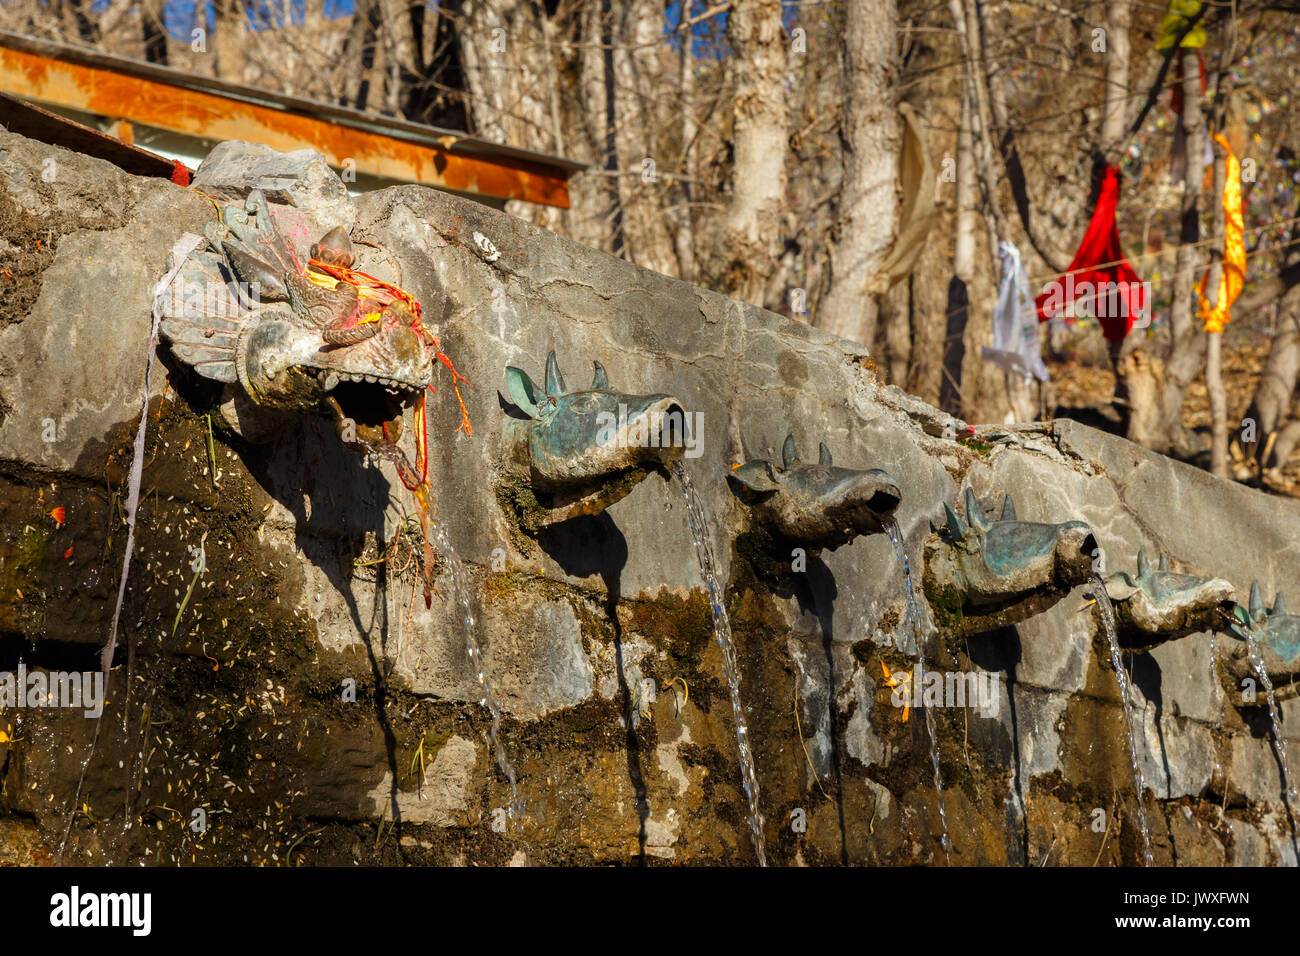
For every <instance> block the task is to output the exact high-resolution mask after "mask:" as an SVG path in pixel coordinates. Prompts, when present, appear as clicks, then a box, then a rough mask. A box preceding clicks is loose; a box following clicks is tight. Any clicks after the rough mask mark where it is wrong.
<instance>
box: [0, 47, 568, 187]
mask: <svg viewBox="0 0 1300 956" xmlns="http://www.w3.org/2000/svg"><path fill="white" fill-rule="evenodd" d="M0 90H3V91H5V92H8V93H13V94H14V95H17V96H21V97H29V98H32V99H37V100H44V101H45V102H47V103H53V104H55V105H58V106H63V107H67V108H72V109H79V110H85V111H86V112H89V113H95V114H98V115H100V116H109V117H115V118H122V119H127V120H130V121H131V122H134V123H139V124H141V125H143V126H153V127H157V128H158V129H163V130H168V131H169V132H173V133H183V134H187V135H191V136H201V137H205V138H207V139H216V140H225V139H242V140H250V141H252V142H258V143H265V144H266V145H268V146H271V147H273V148H275V149H278V150H284V151H287V150H292V149H302V148H304V147H307V148H310V149H314V150H316V151H317V152H319V153H321V154H322V155H324V157H325V159H326V161H327V162H328V163H330V165H332V166H335V167H339V168H341V167H343V166H344V164H345V162H346V161H347V160H349V159H350V160H352V161H353V163H354V164H355V168H356V171H357V172H358V173H361V174H368V175H372V176H382V177H385V178H388V179H397V180H404V181H407V182H417V183H426V184H428V185H432V186H442V187H444V188H446V189H455V190H459V191H462V192H468V193H478V194H479V195H483V196H492V197H495V198H498V199H522V200H526V201H528V202H535V203H540V204H542V205H546V206H558V207H560V208H561V209H568V208H569V184H568V181H567V178H566V177H565V176H564V175H563V174H561V173H560V171H558V170H556V169H553V168H548V167H546V166H543V165H541V164H538V163H531V162H528V161H526V160H520V159H514V158H504V157H503V158H499V159H485V158H481V157H478V156H466V155H463V154H458V153H454V152H449V151H448V150H446V149H443V148H442V147H440V146H433V145H425V144H421V143H415V142H411V141H410V140H405V139H398V138H397V137H394V136H388V135H386V134H383V133H376V132H370V131H366V130H359V129H353V128H351V127H348V126H341V125H338V124H335V123H328V122H326V121H324V120H320V119H316V118H315V117H311V116H302V115H299V114H295V113H289V112H285V111H283V110H276V109H271V108H269V107H265V106H260V105H258V104H256V103H248V102H245V101H243V100H239V99H235V98H233V97H225V96H219V95H214V94H212V93H205V92H200V91H198V90H189V89H183V88H180V87H175V86H170V85H168V84H166V83H160V82H158V81H156V80H150V79H146V78H143V77H136V76H129V75H126V74H122V73H117V72H114V71H112V70H108V69H103V68H101V67H95V66H86V65H83V64H80V63H68V62H64V61H62V60H55V59H49V58H47V57H41V56H36V55H34V54H31V53H27V52H25V51H22V50H14V49H9V48H7V47H0Z"/></svg>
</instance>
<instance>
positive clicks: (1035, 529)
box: [925, 488, 1097, 634]
mask: <svg viewBox="0 0 1300 956" xmlns="http://www.w3.org/2000/svg"><path fill="white" fill-rule="evenodd" d="M964 498H965V501H964V505H965V508H964V510H965V512H966V514H965V516H964V517H963V516H962V515H960V514H958V513H957V511H956V510H954V509H953V508H952V507H950V506H949V505H948V504H947V503H945V504H944V506H943V508H944V516H945V519H946V520H945V528H944V532H945V534H944V536H942V537H940V536H932V537H931V539H930V541H929V542H928V543H927V546H926V569H925V579H926V586H927V589H933V590H934V593H936V594H943V595H945V597H944V602H945V605H950V604H954V603H959V604H960V610H961V614H960V615H956V614H955V610H956V609H955V608H953V609H950V610H951V611H953V612H954V613H953V614H951V615H950V616H953V617H954V618H957V617H959V618H960V628H959V629H960V630H961V631H962V632H963V633H966V634H973V633H980V632H981V631H984V630H991V629H993V628H996V627H1002V626H1005V625H1007V624H1014V623H1016V622H1017V621H1021V620H1024V619H1025V618H1027V617H1030V616H1032V615H1033V614H1037V613H1040V612H1042V611H1044V610H1046V609H1047V608H1049V607H1051V606H1052V605H1053V604H1055V603H1056V602H1057V601H1059V600H1060V599H1061V598H1062V597H1063V596H1064V595H1065V594H1066V593H1067V592H1069V590H1070V589H1071V588H1073V587H1074V586H1075V585H1077V584H1081V583H1083V582H1084V581H1086V580H1087V579H1088V576H1089V574H1090V573H1091V571H1092V561H1093V556H1094V554H1095V553H1096V548H1097V542H1096V539H1095V538H1094V537H1093V534H1092V529H1090V528H1089V527H1088V526H1087V525H1086V524H1085V523H1084V522H1082V521H1066V522H1064V523H1062V524H1043V523H1039V522H1033V521H1021V520H1019V519H1018V518H1017V517H1016V509H1015V505H1014V504H1013V503H1012V501H1011V496H1010V495H1006V496H1005V497H1004V498H1003V501H1002V513H1001V517H1000V518H999V519H998V520H996V521H993V520H991V519H990V518H988V517H987V516H986V515H985V513H984V509H983V508H982V507H980V504H979V502H978V501H976V500H975V492H974V491H972V490H971V489H970V488H967V489H966V493H965V496H964Z"/></svg>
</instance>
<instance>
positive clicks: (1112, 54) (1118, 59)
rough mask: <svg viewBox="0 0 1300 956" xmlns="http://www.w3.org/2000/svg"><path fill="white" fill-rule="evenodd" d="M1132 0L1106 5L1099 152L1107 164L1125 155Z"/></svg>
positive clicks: (1115, 1)
mask: <svg viewBox="0 0 1300 956" xmlns="http://www.w3.org/2000/svg"><path fill="white" fill-rule="evenodd" d="M1132 20H1133V0H1110V2H1109V3H1108V4H1107V6H1106V99H1105V113H1104V115H1103V117H1102V121H1101V151H1102V153H1103V155H1104V156H1105V157H1106V162H1107V164H1108V165H1111V166H1113V165H1115V164H1117V163H1118V162H1119V161H1120V159H1121V157H1122V156H1123V155H1124V148H1125V146H1126V143H1125V140H1126V139H1127V138H1128V137H1127V135H1126V132H1127V129H1128V126H1127V124H1126V123H1125V122H1124V117H1125V115H1126V113H1127V110H1128V105H1129V100H1130V97H1129V91H1128V80H1129V42H1128V31H1129V25H1130V24H1131V23H1132Z"/></svg>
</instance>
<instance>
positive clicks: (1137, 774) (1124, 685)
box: [1092, 573, 1154, 866]
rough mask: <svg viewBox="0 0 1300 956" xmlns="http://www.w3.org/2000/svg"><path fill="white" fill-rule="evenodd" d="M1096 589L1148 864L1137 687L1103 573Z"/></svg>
mask: <svg viewBox="0 0 1300 956" xmlns="http://www.w3.org/2000/svg"><path fill="white" fill-rule="evenodd" d="M1092 589H1093V593H1094V596H1095V597H1096V599H1097V609H1098V611H1099V612H1100V613H1101V628H1102V630H1103V631H1105V632H1106V641H1107V643H1108V644H1110V663H1111V666H1112V667H1114V669H1115V680H1117V681H1118V682H1119V696H1120V701H1121V703H1122V705H1123V707H1124V733H1125V736H1126V737H1127V738H1128V755H1129V760H1130V761H1132V764H1133V788H1134V789H1135V790H1136V791H1137V825H1138V830H1140V831H1141V833H1142V860H1143V863H1144V864H1145V865H1146V866H1151V865H1152V864H1153V862H1154V861H1153V859H1152V856H1151V832H1150V831H1149V830H1148V829H1147V815H1146V810H1145V809H1143V807H1142V792H1143V790H1145V789H1146V783H1145V781H1144V780H1143V779H1142V767H1141V765H1140V764H1139V762H1138V750H1137V728H1136V727H1134V726H1133V688H1132V687H1131V686H1130V685H1129V681H1128V671H1126V670H1124V662H1123V660H1121V658H1120V650H1119V637H1118V636H1117V629H1116V624H1115V608H1114V606H1113V605H1112V604H1111V603H1110V596H1109V595H1108V594H1107V593H1106V583H1105V582H1104V581H1103V580H1102V579H1101V575H1100V574H1096V573H1094V574H1093V576H1092Z"/></svg>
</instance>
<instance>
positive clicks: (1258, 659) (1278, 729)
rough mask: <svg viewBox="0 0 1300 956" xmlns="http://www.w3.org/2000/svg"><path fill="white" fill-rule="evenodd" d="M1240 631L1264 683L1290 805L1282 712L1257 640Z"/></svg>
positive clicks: (1293, 795)
mask: <svg viewBox="0 0 1300 956" xmlns="http://www.w3.org/2000/svg"><path fill="white" fill-rule="evenodd" d="M1242 633H1243V634H1244V635H1245V638H1246V648H1247V650H1248V651H1249V652H1250V663H1251V666H1252V667H1254V668H1255V673H1256V674H1258V675H1259V682H1260V683H1261V684H1262V685H1264V698H1265V699H1266V700H1267V701H1268V716H1269V719H1270V720H1272V721H1273V746H1275V747H1276V748H1277V757H1278V762H1279V763H1281V765H1282V789H1283V791H1285V793H1286V799H1287V803H1289V804H1291V806H1292V807H1294V806H1295V804H1296V792H1295V790H1294V789H1292V787H1291V783H1290V781H1291V763H1290V761H1289V759H1288V757H1287V752H1286V737H1284V736H1283V735H1282V713H1281V711H1280V710H1278V706H1277V696H1276V695H1275V694H1274V693H1273V681H1272V679H1271V678H1269V676H1268V668H1266V667H1265V666H1264V658H1263V656H1262V655H1261V654H1260V651H1259V640H1258V638H1256V637H1255V634H1254V632H1253V631H1252V630H1251V629H1250V628H1248V627H1245V628H1242Z"/></svg>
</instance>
